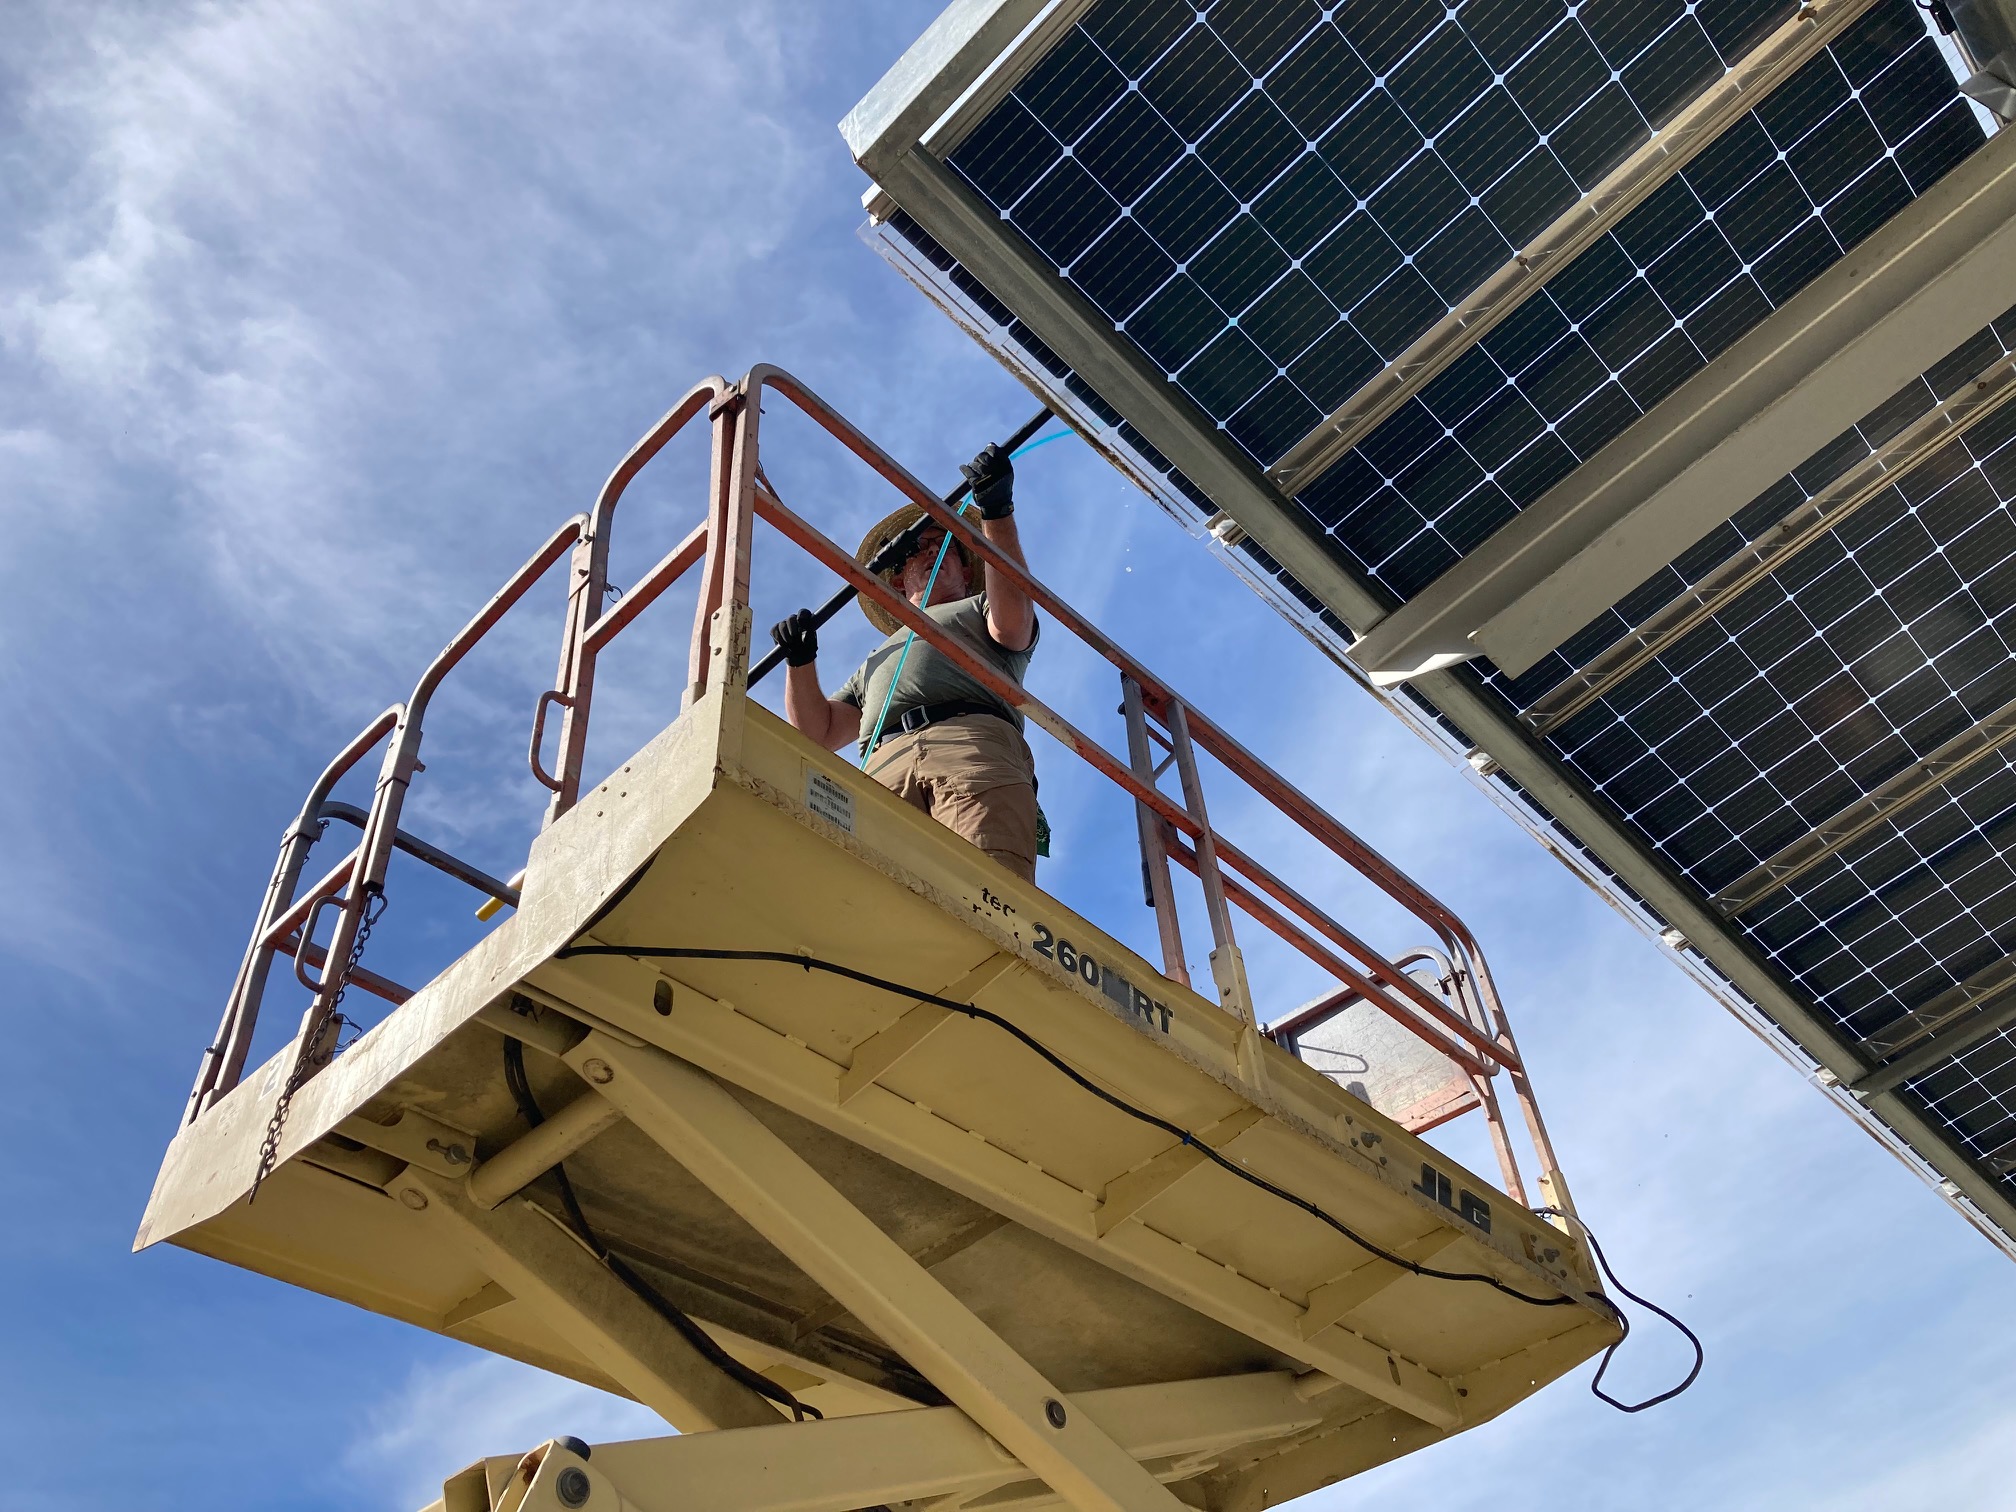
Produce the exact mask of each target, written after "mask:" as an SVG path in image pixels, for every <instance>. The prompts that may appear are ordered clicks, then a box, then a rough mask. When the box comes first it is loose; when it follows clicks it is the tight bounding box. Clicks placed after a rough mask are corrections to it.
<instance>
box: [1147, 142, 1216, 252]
mask: <svg viewBox="0 0 2016 1512" xmlns="http://www.w3.org/2000/svg"><path fill="white" fill-rule="evenodd" d="M1238 208H1239V202H1238V200H1236V199H1234V198H1233V197H1232V191H1231V190H1229V189H1227V188H1226V187H1225V186H1224V185H1223V184H1221V183H1219V182H1218V180H1217V177H1216V176H1215V175H1214V174H1213V173H1212V172H1211V170H1210V169H1208V168H1206V167H1205V166H1204V165H1203V163H1201V162H1199V161H1198V160H1197V158H1196V157H1195V156H1194V155H1192V156H1185V157H1179V158H1178V159H1177V160H1176V164H1175V166H1174V167H1173V168H1171V169H1170V170H1169V172H1168V174H1167V176H1166V177H1164V178H1163V179H1162V180H1161V182H1159V183H1158V184H1156V185H1155V187H1154V188H1152V189H1150V190H1149V191H1148V192H1147V193H1146V194H1144V195H1142V196H1141V198H1140V199H1139V200H1137V201H1136V202H1135V205H1134V217H1135V219H1137V220H1138V221H1140V222H1141V224H1142V226H1143V227H1144V228H1145V229H1146V230H1147V232H1148V234H1149V235H1150V236H1152V237H1154V238H1155V240H1156V241H1158V242H1160V243H1161V244H1162V250H1163V251H1165V252H1167V253H1168V254H1169V255H1170V256H1171V257H1173V258H1175V259H1176V260H1177V261H1178V262H1185V261H1187V260H1188V259H1190V258H1191V257H1194V256H1195V255H1196V254H1197V250H1198V249H1199V248H1200V247H1202V246H1203V245H1204V244H1205V243H1206V242H1208V241H1209V240H1211V238H1212V237H1213V236H1215V235H1216V234H1217V233H1218V230H1219V229H1220V228H1221V227H1222V226H1223V225H1224V224H1225V222H1226V221H1227V220H1228V219H1229V218H1230V217H1231V216H1232V215H1234V214H1235V213H1237V211H1238Z"/></svg>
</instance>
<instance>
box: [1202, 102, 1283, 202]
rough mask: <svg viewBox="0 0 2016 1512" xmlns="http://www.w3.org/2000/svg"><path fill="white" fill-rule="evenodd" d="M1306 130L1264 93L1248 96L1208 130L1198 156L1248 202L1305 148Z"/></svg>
mask: <svg viewBox="0 0 2016 1512" xmlns="http://www.w3.org/2000/svg"><path fill="white" fill-rule="evenodd" d="M1307 147H1308V144H1307V143H1306V142H1304V141H1303V140H1302V133H1300V132H1299V131H1297V130H1296V129H1295V128H1294V127H1293V126H1292V125H1290V124H1289V122H1288V117H1286V116H1285V115H1283V114H1282V113H1281V112H1280V111H1279V110H1278V109H1276V108H1275V106H1274V102H1273V101H1271V100H1269V99H1268V98H1267V97H1266V96H1265V95H1263V94H1258V93H1253V94H1248V95H1247V96H1246V97H1245V98H1244V99H1242V100H1240V101H1239V103H1238V104H1236V105H1234V106H1233V107H1232V108H1231V110H1230V111H1228V112H1227V113H1226V114H1225V116H1224V117H1223V118H1222V119H1221V120H1220V121H1219V122H1218V124H1217V125H1215V126H1213V127H1212V128H1211V129H1210V130H1209V131H1207V132H1206V133H1205V134H1204V139H1203V140H1202V141H1201V142H1199V143H1198V144H1197V155H1198V156H1199V157H1201V158H1203V159H1204V166H1205V167H1207V168H1209V169H1210V170H1211V171H1212V172H1213V173H1215V174H1217V175H1218V178H1219V181H1220V182H1221V183H1223V184H1224V185H1225V187H1226V188H1228V189H1230V190H1231V191H1232V192H1233V194H1235V195H1237V196H1238V198H1239V199H1240V201H1241V202H1247V201H1250V200H1251V199H1252V198H1253V197H1254V196H1255V195H1256V194H1258V193H1259V192H1260V191H1261V190H1262V189H1265V188H1266V187H1267V186H1268V185H1269V184H1270V183H1272V182H1273V181H1274V179H1275V177H1276V176H1277V175H1278V174H1279V173H1280V172H1281V170H1282V169H1284V168H1286V167H1287V166H1288V165H1289V164H1290V163H1292V162H1294V161H1295V159H1296V158H1298V157H1300V156H1301V155H1302V154H1303V152H1304V151H1306V150H1307Z"/></svg>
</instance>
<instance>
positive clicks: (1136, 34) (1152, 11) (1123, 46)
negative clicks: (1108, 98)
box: [1078, 0, 1197, 79]
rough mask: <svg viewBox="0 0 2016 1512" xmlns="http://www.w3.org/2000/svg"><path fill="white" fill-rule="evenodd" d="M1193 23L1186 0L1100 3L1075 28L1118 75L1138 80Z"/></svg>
mask: <svg viewBox="0 0 2016 1512" xmlns="http://www.w3.org/2000/svg"><path fill="white" fill-rule="evenodd" d="M1196 19H1197V8H1196V6H1194V5H1192V4H1189V3H1186V0H1100V3H1099V4H1097V5H1095V6H1093V7H1092V9H1091V10H1089V11H1087V12H1086V13H1085V18H1084V19H1083V20H1082V21H1080V22H1079V23H1078V25H1079V28H1080V29H1081V30H1083V31H1084V33H1085V34H1086V35H1087V36H1089V37H1090V38H1091V39H1092V40H1093V41H1094V42H1097V43H1098V44H1099V50H1100V51H1101V52H1103V53H1105V54H1106V56H1107V57H1109V58H1111V59H1112V60H1113V62H1114V63H1115V64H1116V65H1117V66H1118V67H1119V69H1120V71H1121V72H1122V73H1124V74H1126V75H1127V77H1129V78H1130V79H1138V78H1139V77H1140V76H1141V74H1142V73H1143V71H1145V70H1146V69H1147V67H1148V65H1149V64H1151V63H1153V62H1154V61H1155V60H1156V59H1157V58H1159V57H1160V56H1161V55H1162V54H1163V52H1165V51H1166V50H1167V49H1168V48H1169V46H1170V45H1171V44H1172V43H1174V42H1175V41H1176V39H1177V38H1178V37H1181V36H1182V35H1183V34H1184V33H1185V32H1187V31H1189V30H1190V28H1191V26H1192V24H1193V23H1194V22H1195V21H1196Z"/></svg>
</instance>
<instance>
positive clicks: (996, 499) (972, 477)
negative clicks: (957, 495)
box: [959, 441, 1015, 520]
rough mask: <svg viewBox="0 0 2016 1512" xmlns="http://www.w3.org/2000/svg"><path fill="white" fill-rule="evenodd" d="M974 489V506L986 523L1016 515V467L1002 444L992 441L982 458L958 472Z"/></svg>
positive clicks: (985, 447)
mask: <svg viewBox="0 0 2016 1512" xmlns="http://www.w3.org/2000/svg"><path fill="white" fill-rule="evenodd" d="M959 470H960V471H961V472H963V473H964V474H966V481H967V483H968V484H970V485H971V486H972V489H973V502H974V503H975V504H977V505H979V506H980V518H981V519H983V520H1005V519H1007V518H1008V516H1010V515H1011V514H1013V513H1015V464H1014V463H1012V462H1010V461H1009V460H1008V453H1006V452H1004V451H1003V450H1001V443H1000V442H998V441H990V442H988V443H987V445H986V446H984V447H982V448H981V451H980V455H979V456H977V457H975V458H974V459H973V460H972V461H971V462H969V463H967V465H966V466H964V467H962V468H960V469H959Z"/></svg>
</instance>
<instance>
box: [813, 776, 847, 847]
mask: <svg viewBox="0 0 2016 1512" xmlns="http://www.w3.org/2000/svg"><path fill="white" fill-rule="evenodd" d="M805 807H807V808H808V809H810V810H812V812H813V813H815V814H817V815H818V816H819V817H820V818H821V819H824V820H825V821H826V822H827V823H828V824H837V825H839V826H840V828H841V829H843V830H845V831H847V833H848V834H850V835H851V834H853V833H854V795H853V794H852V793H850V792H848V791H847V789H846V788H845V787H843V786H841V784H840V783H838V782H836V781H834V779H833V778H831V777H828V776H827V775H826V774H825V773H824V772H822V771H820V770H819V769H818V768H817V767H809V766H808V767H807V768H805Z"/></svg>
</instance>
